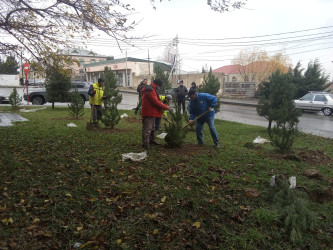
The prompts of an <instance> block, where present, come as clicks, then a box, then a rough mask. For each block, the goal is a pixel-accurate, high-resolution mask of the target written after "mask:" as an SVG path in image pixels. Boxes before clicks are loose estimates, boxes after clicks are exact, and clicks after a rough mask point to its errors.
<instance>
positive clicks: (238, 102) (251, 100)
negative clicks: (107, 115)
mask: <svg viewBox="0 0 333 250" xmlns="http://www.w3.org/2000/svg"><path fill="white" fill-rule="evenodd" d="M119 92H123V93H131V94H138V93H137V92H136V89H132V88H119ZM220 101H221V103H224V104H232V105H242V106H251V107H257V106H258V99H254V98H249V99H229V98H224V97H222V98H221V99H220Z"/></svg>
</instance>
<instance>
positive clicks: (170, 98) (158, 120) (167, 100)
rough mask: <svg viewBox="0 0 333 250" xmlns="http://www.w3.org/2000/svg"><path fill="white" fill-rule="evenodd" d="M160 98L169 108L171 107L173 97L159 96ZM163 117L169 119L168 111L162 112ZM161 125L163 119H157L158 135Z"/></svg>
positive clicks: (156, 128)
mask: <svg viewBox="0 0 333 250" xmlns="http://www.w3.org/2000/svg"><path fill="white" fill-rule="evenodd" d="M159 98H160V100H161V102H162V103H164V104H165V105H167V106H169V105H170V101H171V100H172V96H171V95H159ZM162 116H164V118H165V119H167V117H168V113H167V110H163V111H162ZM160 124H161V117H155V132H157V133H158V132H159V130H160Z"/></svg>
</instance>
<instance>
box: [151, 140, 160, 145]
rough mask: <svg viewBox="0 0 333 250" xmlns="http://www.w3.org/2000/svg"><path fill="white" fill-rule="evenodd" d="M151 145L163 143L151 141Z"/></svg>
mask: <svg viewBox="0 0 333 250" xmlns="http://www.w3.org/2000/svg"><path fill="white" fill-rule="evenodd" d="M150 144H151V145H161V143H159V142H157V141H152V142H150Z"/></svg>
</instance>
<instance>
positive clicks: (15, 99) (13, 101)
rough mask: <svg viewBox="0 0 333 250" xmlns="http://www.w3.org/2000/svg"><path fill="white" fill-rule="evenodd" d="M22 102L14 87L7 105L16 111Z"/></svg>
mask: <svg viewBox="0 0 333 250" xmlns="http://www.w3.org/2000/svg"><path fill="white" fill-rule="evenodd" d="M21 102H22V97H20V95H19V94H18V93H17V90H16V88H15V87H14V89H13V91H12V93H10V96H9V103H10V105H11V106H12V109H13V110H18V109H19V108H20V105H21Z"/></svg>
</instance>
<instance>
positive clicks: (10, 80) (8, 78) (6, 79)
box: [0, 74, 20, 87]
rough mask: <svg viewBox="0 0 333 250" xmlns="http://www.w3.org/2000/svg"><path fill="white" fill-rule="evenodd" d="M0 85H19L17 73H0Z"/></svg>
mask: <svg viewBox="0 0 333 250" xmlns="http://www.w3.org/2000/svg"><path fill="white" fill-rule="evenodd" d="M0 86H12V87H16V86H20V77H19V75H1V74H0Z"/></svg>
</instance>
